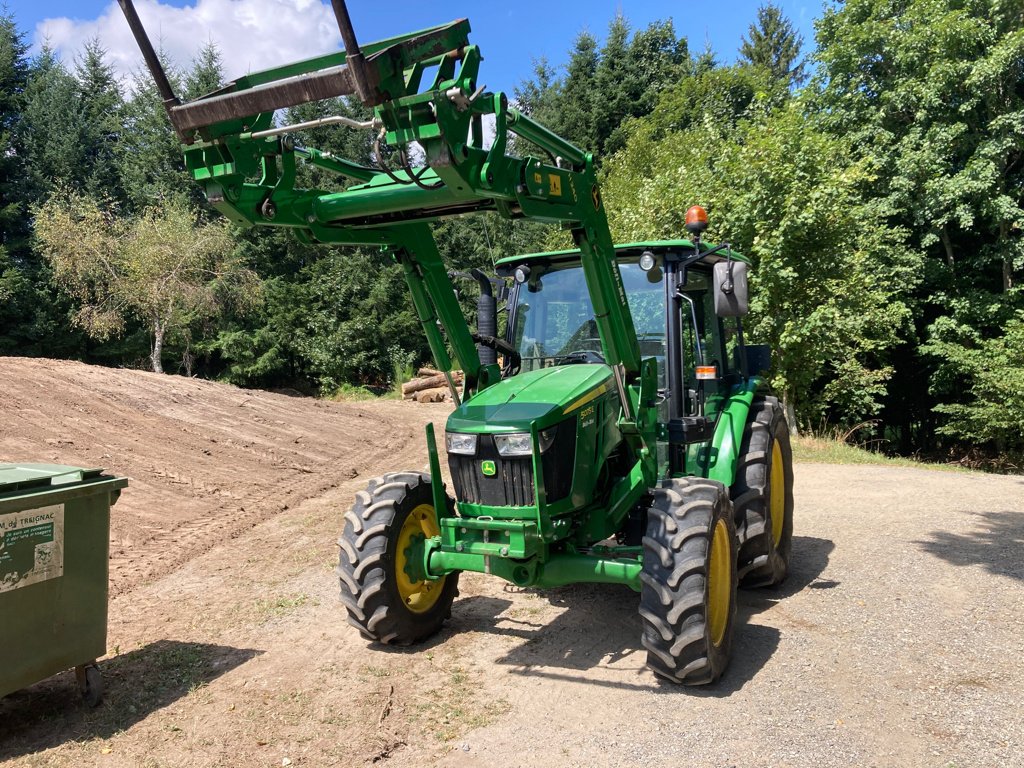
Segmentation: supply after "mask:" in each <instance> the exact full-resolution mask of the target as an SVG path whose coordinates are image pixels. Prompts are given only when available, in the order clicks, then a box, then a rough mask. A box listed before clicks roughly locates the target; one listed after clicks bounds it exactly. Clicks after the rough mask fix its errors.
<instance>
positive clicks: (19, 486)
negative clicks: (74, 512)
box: [0, 464, 103, 493]
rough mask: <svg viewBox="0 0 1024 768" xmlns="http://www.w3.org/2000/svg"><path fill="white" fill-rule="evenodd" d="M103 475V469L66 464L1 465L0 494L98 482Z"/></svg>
mask: <svg viewBox="0 0 1024 768" xmlns="http://www.w3.org/2000/svg"><path fill="white" fill-rule="evenodd" d="M102 474H103V470H102V469H101V468H91V469H87V468H84V467H69V466H66V465H64V464H0V493H10V492H12V491H20V490H28V489H32V488H49V487H52V486H58V485H70V484H71V483H81V482H85V481H87V480H98V479H99V478H100V476H101V475H102Z"/></svg>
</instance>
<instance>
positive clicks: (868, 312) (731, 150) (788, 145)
mask: <svg viewBox="0 0 1024 768" xmlns="http://www.w3.org/2000/svg"><path fill="white" fill-rule="evenodd" d="M764 98H765V99H767V100H768V101H769V103H768V104H767V105H766V104H763V103H761V102H760V101H758V100H755V101H754V102H753V103H752V104H751V105H750V106H749V107H748V108H747V114H746V116H744V117H743V118H742V119H739V120H736V121H735V122H733V123H731V124H730V123H729V122H725V123H723V122H722V121H720V120H718V119H717V114H716V113H713V112H712V113H704V114H700V113H698V114H696V115H693V119H692V121H691V122H690V123H689V125H688V127H687V128H685V129H684V130H680V131H675V130H669V131H665V129H664V128H663V127H661V126H662V125H664V124H665V123H666V122H669V123H670V122H671V120H665V119H663V118H662V116H661V115H660V111H661V109H662V108H663V107H666V108H667V107H669V106H671V105H674V104H676V103H677V102H676V100H674V99H669V98H666V99H664V100H663V102H662V107H659V109H658V110H656V111H655V113H654V114H653V115H652V116H651V117H650V118H647V119H646V120H641V121H639V122H638V125H637V129H636V131H635V132H634V133H633V134H632V135H631V137H630V140H629V143H628V144H627V146H626V149H625V150H624V151H623V152H621V153H620V154H619V155H616V156H615V157H613V158H612V159H611V160H609V161H608V163H607V164H606V178H605V183H604V191H605V199H606V201H607V204H608V211H609V218H610V223H611V225H612V229H613V233H612V234H613V236H614V237H615V239H616V241H617V242H629V241H635V240H644V239H651V238H658V237H662V238H676V237H679V235H680V230H681V223H682V222H681V221H680V219H681V214H682V211H685V210H686V209H687V207H688V206H690V205H692V204H694V203H697V202H699V203H701V204H702V205H705V206H706V207H707V209H708V211H709V214H710V216H711V222H712V227H711V229H710V230H709V232H708V239H709V240H710V241H712V242H721V241H723V240H725V241H728V242H730V243H731V244H732V246H733V247H735V248H736V249H737V250H738V251H740V252H742V253H744V254H745V255H747V256H749V257H750V258H752V259H753V262H754V266H755V268H754V271H753V274H752V278H751V282H752V294H753V300H752V307H751V318H750V320H749V322H748V329H749V332H750V336H751V338H752V339H753V340H755V341H760V342H763V343H767V344H769V345H770V346H771V348H772V351H773V369H772V376H771V379H772V384H773V386H774V387H775V388H776V389H777V390H778V391H779V392H781V393H782V395H783V399H784V402H785V404H786V407H787V410H788V412H789V416H790V425H791V426H792V427H794V428H795V427H796V426H797V425H798V424H799V425H801V426H805V427H806V426H810V425H812V424H815V425H816V424H820V423H821V422H822V421H823V420H828V421H832V422H838V423H843V424H855V423H857V422H858V421H860V420H862V419H865V418H870V417H871V416H873V415H874V414H876V413H877V412H878V410H879V408H880V407H881V403H882V400H883V398H884V395H885V393H886V381H887V379H888V378H889V376H890V375H891V373H892V369H891V365H890V361H889V356H890V351H891V349H892V347H893V346H894V345H895V343H896V342H897V340H898V336H897V331H898V330H899V329H901V328H903V327H905V326H906V324H907V321H908V319H909V313H908V310H907V307H906V305H905V303H904V302H903V300H902V295H903V292H904V291H906V290H908V288H909V287H911V286H913V284H914V281H915V279H916V277H915V269H914V262H913V261H912V260H911V259H908V258H906V254H905V253H904V250H903V249H902V248H901V246H900V242H901V238H900V233H899V231H897V230H893V229H891V228H889V227H887V226H886V225H885V223H884V219H883V213H884V211H883V209H882V208H881V207H880V206H878V205H877V204H876V203H875V202H874V201H871V200H864V199H863V197H862V193H861V187H862V185H863V184H864V183H865V180H866V179H867V178H868V171H869V169H868V166H866V164H864V163H858V162H855V161H854V160H853V158H852V157H851V156H850V152H849V148H848V147H847V146H846V145H845V144H844V143H843V142H842V141H840V140H838V139H836V138H834V137H832V136H830V135H828V134H827V133H825V132H823V131H822V130H820V129H819V128H817V127H815V126H814V124H813V122H811V121H810V120H808V115H807V114H806V112H805V111H804V105H803V104H802V103H801V102H800V101H798V100H790V101H788V102H787V103H785V104H784V105H783V106H781V107H779V106H776V105H774V104H773V103H771V98H770V95H768V94H766V95H765V96H764ZM695 103H700V102H699V101H697V102H695ZM708 103H710V104H717V103H718V102H717V101H716V100H714V99H711V100H709V102H708ZM659 132H661V133H660V138H652V137H656V136H658V135H659Z"/></svg>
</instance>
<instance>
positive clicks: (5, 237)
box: [0, 14, 28, 254]
mask: <svg viewBox="0 0 1024 768" xmlns="http://www.w3.org/2000/svg"><path fill="white" fill-rule="evenodd" d="M27 51H28V47H27V46H26V45H25V40H24V38H23V36H22V34H21V33H20V32H19V31H18V29H17V27H16V26H15V24H14V17H13V16H11V15H10V14H4V15H2V16H0V248H3V247H6V248H8V249H10V250H11V252H12V254H13V252H14V251H15V250H16V249H17V248H19V247H20V245H21V240H22V239H23V238H24V235H25V229H24V226H23V225H22V223H21V220H22V218H23V216H24V206H23V202H24V192H25V189H24V187H25V180H24V165H23V163H24V155H23V151H22V147H21V112H22V109H23V107H24V95H25V85H26V83H27V82H28V61H27V59H26V57H25V54H26V53H27Z"/></svg>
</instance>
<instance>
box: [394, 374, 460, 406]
mask: <svg viewBox="0 0 1024 768" xmlns="http://www.w3.org/2000/svg"><path fill="white" fill-rule="evenodd" d="M418 373H419V375H418V376H417V377H416V378H415V379H412V380H411V381H407V382H405V384H403V385H402V399H403V400H415V401H416V402H417V403H450V402H451V401H452V393H451V391H450V390H449V389H448V380H447V379H446V378H445V376H444V374H443V373H442V372H441V371H438V370H436V369H434V368H420V369H419V371H418ZM451 376H452V381H453V382H454V383H455V386H459V385H461V384H462V371H452V373H451Z"/></svg>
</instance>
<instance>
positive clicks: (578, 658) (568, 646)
mask: <svg viewBox="0 0 1024 768" xmlns="http://www.w3.org/2000/svg"><path fill="white" fill-rule="evenodd" d="M833 548H834V545H833V543H832V542H831V541H829V540H827V539H817V538H813V537H807V536H797V537H794V539H793V556H792V558H791V561H792V563H793V567H792V570H791V572H790V575H789V578H788V579H787V580H786V582H785V583H784V584H783V585H782V586H781V587H780V588H778V589H753V590H746V589H742V590H740V591H739V596H738V600H737V612H736V625H735V635H734V637H733V657H732V661H731V662H730V665H729V669H728V670H727V671H726V673H725V674H724V676H723V677H722V678H721V680H719V681H718V683H716V684H715V685H713V686H710V687H707V688H683V687H680V686H677V685H674V684H671V683H665V682H662V681H660V680H659V679H657V678H654V677H653V676H652V675H650V673H648V672H647V670H646V667H645V666H644V665H645V662H646V653H647V651H646V649H644V648H643V646H642V645H641V643H640V635H641V632H642V625H641V621H640V616H639V614H638V613H637V605H638V596H637V594H636V593H635V592H633V591H632V590H630V589H628V588H626V587H621V586H616V585H607V584H574V585H570V586H566V587H559V588H557V589H549V590H529V589H528V590H517V589H515V588H512V587H506V591H508V592H509V593H510V598H511V599H506V598H495V597H486V596H472V597H467V598H464V599H461V600H457V601H456V603H455V606H454V608H453V611H452V622H451V630H450V631H451V632H453V633H458V632H466V631H474V632H481V633H484V634H492V635H503V636H506V637H512V638H516V639H518V640H521V641H522V642H519V643H517V644H516V645H514V646H513V647H512V648H510V649H508V650H507V651H505V652H504V653H502V654H501V655H500V656H498V657H497V659H496V662H497V663H498V664H502V665H507V666H509V667H511V668H512V670H511V672H512V674H515V675H522V676H526V677H541V678H547V679H559V680H566V681H572V682H577V683H584V684H587V685H596V686H605V687H609V688H618V689H625V690H647V691H651V692H654V693H659V694H675V695H679V694H683V695H696V696H709V697H712V698H721V697H728V696H730V695H732V694H733V693H735V692H737V691H739V690H740V689H742V688H743V686H744V685H746V684H747V683H748V682H749V681H751V680H752V679H753V678H754V677H755V676H756V675H757V673H758V671H759V670H761V669H762V668H763V667H764V665H765V664H766V663H767V662H768V660H769V659H770V658H771V657H772V655H774V653H775V651H776V649H777V648H778V646H779V642H780V639H781V633H780V632H779V630H778V629H777V628H775V627H773V626H768V625H765V624H754V623H751V621H750V619H751V617H753V616H755V615H756V614H758V613H761V612H762V611H765V610H767V609H769V608H771V606H772V605H774V604H775V603H777V602H779V601H780V600H784V599H785V598H786V597H789V596H790V595H794V594H796V593H797V592H800V591H801V590H803V589H805V588H811V589H829V588H831V587H834V586H837V582H831V581H824V580H819V576H820V574H821V573H822V572H823V571H824V570H825V568H826V566H827V565H828V558H829V554H830V553H831V552H832V550H833ZM523 596H526V600H524V599H522V598H523ZM548 606H556V607H558V608H562V609H564V610H562V611H561V613H559V615H558V616H556V617H555V618H554V619H553V620H546V619H545V618H543V616H544V614H546V613H548V611H547V610H546V609H547V607H548ZM446 634H447V633H446ZM583 672H589V674H581V673H583Z"/></svg>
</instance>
